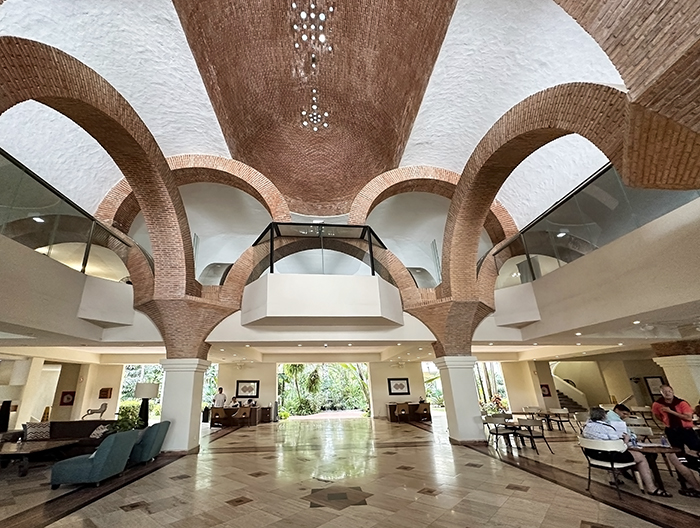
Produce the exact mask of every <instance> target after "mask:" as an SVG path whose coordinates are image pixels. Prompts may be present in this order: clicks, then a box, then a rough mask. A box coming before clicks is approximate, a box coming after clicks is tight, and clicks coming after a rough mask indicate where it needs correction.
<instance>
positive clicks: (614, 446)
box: [578, 437, 639, 500]
mask: <svg viewBox="0 0 700 528" xmlns="http://www.w3.org/2000/svg"><path fill="white" fill-rule="evenodd" d="M578 445H579V446H580V447H581V451H582V452H583V455H584V456H585V457H586V460H587V461H588V486H587V487H586V491H590V489H591V469H593V468H598V469H604V470H605V471H608V472H609V473H612V482H613V483H614V484H615V489H616V490H617V496H618V498H619V499H620V500H622V495H621V494H620V486H619V484H618V483H617V477H618V475H619V474H620V470H621V469H626V468H633V467H634V466H636V464H637V463H636V462H634V461H632V462H610V461H608V460H601V458H603V457H602V456H600V455H601V454H602V453H610V456H611V457H612V456H613V455H612V453H615V452H619V453H622V452H624V451H625V450H626V449H627V446H626V445H625V443H624V442H623V441H622V440H591V439H589V438H581V437H579V438H578ZM596 452H598V453H596ZM601 452H602V453H601ZM596 455H598V456H599V457H600V458H596ZM635 473H637V472H636V471H635ZM635 477H636V475H635ZM637 481H638V482H639V478H637Z"/></svg>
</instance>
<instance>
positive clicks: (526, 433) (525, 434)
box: [515, 420, 554, 455]
mask: <svg viewBox="0 0 700 528" xmlns="http://www.w3.org/2000/svg"><path fill="white" fill-rule="evenodd" d="M518 426H519V427H520V429H519V430H518V431H516V432H515V434H516V435H517V437H518V438H520V442H521V443H522V445H523V447H525V438H529V439H530V445H531V446H532V448H533V449H534V450H535V453H537V454H538V455H539V454H540V452H539V451H538V449H537V444H535V438H541V439H542V440H544V443H545V444H546V445H547V448H548V449H549V452H550V453H552V454H554V451H552V448H551V447H550V445H549V442H547V438H546V437H545V436H544V424H543V423H542V420H518Z"/></svg>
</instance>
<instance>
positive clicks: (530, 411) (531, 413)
mask: <svg viewBox="0 0 700 528" xmlns="http://www.w3.org/2000/svg"><path fill="white" fill-rule="evenodd" d="M523 412H524V413H525V416H527V417H528V418H529V419H530V420H534V419H535V415H537V413H541V412H542V409H541V408H540V407H523Z"/></svg>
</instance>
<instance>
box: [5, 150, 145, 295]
mask: <svg viewBox="0 0 700 528" xmlns="http://www.w3.org/2000/svg"><path fill="white" fill-rule="evenodd" d="M0 235H3V236H5V237H7V238H10V239H12V240H14V241H15V242H19V243H20V244H22V245H24V246H27V247H29V248H31V249H34V250H35V251H37V252H39V253H42V254H44V255H46V256H48V257H50V258H52V259H54V260H57V261H59V262H61V263H63V264H65V265H66V266H69V267H71V268H73V269H75V270H77V271H80V272H81V273H85V274H87V275H91V276H95V277H101V278H103V279H109V280H113V281H123V282H128V281H129V271H128V270H127V268H126V258H127V254H128V252H129V248H130V247H131V246H133V245H136V243H135V242H134V241H132V240H130V239H128V238H127V237H123V236H121V235H119V234H117V233H115V232H113V231H112V230H110V229H108V228H106V227H105V226H103V225H102V224H100V223H99V222H98V221H97V220H95V219H94V218H93V217H92V216H91V215H90V214H88V213H87V212H85V211H84V210H83V209H81V208H80V207H78V206H77V205H76V204H74V203H73V202H72V201H70V200H69V199H68V198H66V197H65V196H63V195H62V194H61V193H60V192H58V191H57V190H56V189H54V188H53V187H51V186H50V185H49V184H47V183H46V182H44V181H43V180H41V178H39V177H38V176H37V175H36V174H34V173H33V172H32V171H31V170H29V169H28V168H27V167H25V166H24V165H22V164H21V163H20V162H19V161H17V160H16V159H14V158H13V157H12V156H10V155H9V154H8V153H6V152H5V151H3V150H2V149H0ZM141 251H143V249H141ZM144 255H146V258H147V259H148V261H149V263H150V264H151V269H153V261H152V259H151V257H150V255H148V254H147V253H146V252H145V251H144Z"/></svg>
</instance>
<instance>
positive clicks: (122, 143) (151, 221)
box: [0, 36, 199, 298]
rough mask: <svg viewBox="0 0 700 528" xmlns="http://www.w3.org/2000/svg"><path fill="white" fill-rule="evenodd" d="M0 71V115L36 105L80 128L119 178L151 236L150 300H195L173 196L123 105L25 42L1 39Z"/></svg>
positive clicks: (62, 57) (86, 72) (84, 70)
mask: <svg viewBox="0 0 700 528" xmlns="http://www.w3.org/2000/svg"><path fill="white" fill-rule="evenodd" d="M0 65H1V66H2V67H0V114H2V113H3V112H5V111H6V110H7V109H9V108H11V107H12V106H14V105H16V104H19V103H22V102H24V101H27V100H30V99H32V100H35V101H38V102H40V103H42V104H44V105H46V106H48V107H50V108H52V109H54V110H56V111H57V112H59V113H61V114H63V115H64V116H66V117H68V118H69V119H71V120H72V121H73V122H75V123H76V124H77V125H78V126H80V127H81V128H83V129H84V130H85V131H86V132H87V133H88V134H90V135H91V136H92V137H93V138H95V140H96V141H97V142H98V143H99V144H100V145H101V146H102V147H103V148H104V149H105V151H106V152H107V153H108V154H109V155H110V157H111V158H112V159H113V160H114V162H115V163H116V164H117V166H118V167H119V169H120V170H121V171H122V173H123V174H124V177H125V178H126V180H127V181H128V182H129V185H130V186H131V188H132V189H133V190H134V195H135V198H136V200H137V201H138V203H139V205H140V207H141V209H142V210H143V215H144V220H145V222H146V225H147V227H148V231H149V235H150V236H151V240H152V245H153V259H154V262H155V269H156V273H155V284H154V291H155V295H156V296H158V297H165V298H172V297H178V296H181V295H185V294H190V295H198V294H199V284H198V283H197V281H196V280H195V278H194V256H193V252H192V242H191V237H190V231H189V225H188V223H187V217H186V215H185V209H184V207H183V205H182V201H181V200H180V193H179V192H178V190H177V187H176V186H175V184H174V182H173V180H172V177H171V173H170V168H169V167H168V164H167V162H166V160H165V157H164V156H163V153H162V152H161V150H160V147H159V146H158V144H157V143H156V141H155V139H154V138H153V136H152V134H151V133H150V131H149V130H148V128H147V127H146V125H145V124H144V123H143V121H142V120H141V118H140V117H139V115H138V114H137V113H136V111H135V110H134V109H133V108H132V107H131V105H129V103H128V101H126V99H124V97H122V96H121V94H120V93H119V92H118V91H117V90H116V89H115V88H114V87H113V86H112V85H110V84H109V83H108V82H107V81H106V80H105V79H104V78H102V77H101V76H100V75H99V74H97V73H96V72H95V71H94V70H92V69H90V68H88V67H87V66H86V65H85V64H83V63H82V62H80V61H79V60H77V59H75V58H74V57H71V56H70V55H68V54H66V53H64V52H63V51H61V50H59V49H56V48H52V47H51V46H47V45H46V44H42V43H39V42H35V41H32V40H27V39H22V38H18V37H7V36H4V37H0Z"/></svg>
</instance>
